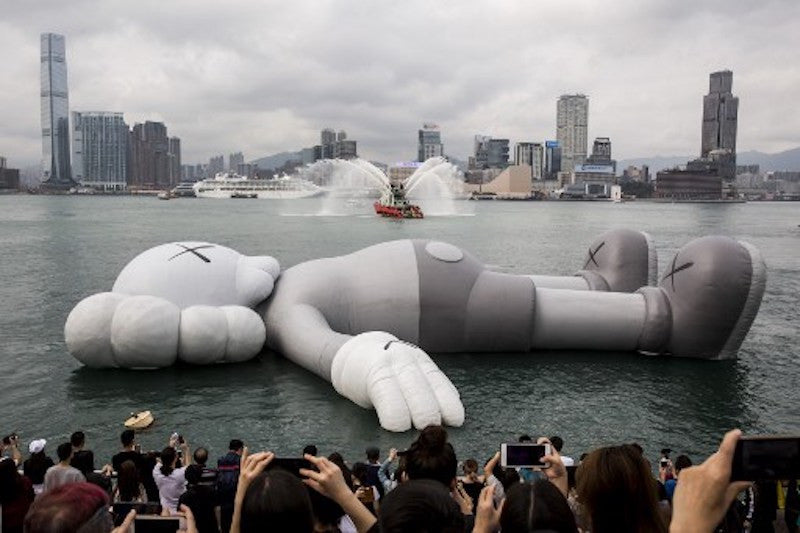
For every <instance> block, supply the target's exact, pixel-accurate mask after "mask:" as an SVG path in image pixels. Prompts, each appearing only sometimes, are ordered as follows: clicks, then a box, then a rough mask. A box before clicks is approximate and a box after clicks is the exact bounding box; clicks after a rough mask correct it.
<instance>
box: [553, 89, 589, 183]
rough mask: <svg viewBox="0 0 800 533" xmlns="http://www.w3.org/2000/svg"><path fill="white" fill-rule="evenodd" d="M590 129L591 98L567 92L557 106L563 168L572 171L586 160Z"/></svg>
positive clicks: (557, 128) (557, 123)
mask: <svg viewBox="0 0 800 533" xmlns="http://www.w3.org/2000/svg"><path fill="white" fill-rule="evenodd" d="M588 130H589V99H588V98H587V97H586V96H585V95H583V94H565V95H562V96H561V97H560V98H559V99H558V105H557V108H556V138H557V139H558V144H559V146H561V170H563V171H565V172H571V171H572V170H573V168H574V166H575V165H579V164H582V163H583V162H584V161H585V160H586V150H587V143H588Z"/></svg>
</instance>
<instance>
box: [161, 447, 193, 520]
mask: <svg viewBox="0 0 800 533" xmlns="http://www.w3.org/2000/svg"><path fill="white" fill-rule="evenodd" d="M180 449H181V452H182V455H183V464H185V465H188V464H189V463H190V461H191V457H190V455H189V445H188V444H186V443H185V442H184V443H183V444H181V445H180ZM177 462H178V454H177V453H176V451H175V448H174V447H172V446H167V447H166V448H164V450H163V451H162V452H161V463H160V464H157V465H156V467H155V468H154V469H153V479H154V480H155V482H156V486H157V487H158V494H159V499H160V501H161V506H162V507H163V508H164V509H167V510H169V511H170V512H175V511H176V510H177V509H178V498H180V496H181V494H183V493H184V492H185V491H186V467H185V466H183V467H180V468H176V465H177Z"/></svg>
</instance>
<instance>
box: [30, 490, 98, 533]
mask: <svg viewBox="0 0 800 533" xmlns="http://www.w3.org/2000/svg"><path fill="white" fill-rule="evenodd" d="M107 507H108V495H107V494H106V492H105V491H104V490H103V489H101V488H100V487H98V486H97V485H93V484H91V483H67V484H66V485H61V486H59V487H56V488H54V489H51V490H49V491H47V492H44V493H42V495H41V496H39V497H38V498H36V500H34V502H33V504H31V506H30V509H28V514H27V515H25V523H24V531H26V532H30V533H33V532H36V533H64V532H70V531H78V530H80V531H81V532H84V531H85V532H86V533H100V532H105V531H110V530H111V528H112V527H114V526H113V524H112V523H111V515H110V514H109V513H108V510H107Z"/></svg>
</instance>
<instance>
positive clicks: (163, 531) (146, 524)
mask: <svg viewBox="0 0 800 533" xmlns="http://www.w3.org/2000/svg"><path fill="white" fill-rule="evenodd" d="M180 526H181V521H180V517H177V516H149V515H147V516H139V515H136V518H134V519H133V532H134V533H177V531H178V529H180Z"/></svg>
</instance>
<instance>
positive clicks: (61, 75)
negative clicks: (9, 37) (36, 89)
mask: <svg viewBox="0 0 800 533" xmlns="http://www.w3.org/2000/svg"><path fill="white" fill-rule="evenodd" d="M40 94H41V112H42V113H41V114H42V179H43V181H44V184H45V185H46V186H52V187H68V186H70V185H72V184H73V183H74V182H73V181H72V172H71V167H70V157H69V156H70V153H69V97H68V92H67V57H66V49H65V45H64V36H63V35H57V34H55V33H43V34H42V35H41V92H40Z"/></svg>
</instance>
